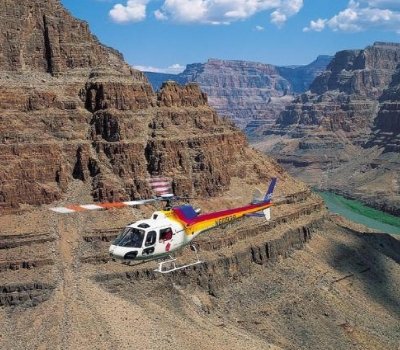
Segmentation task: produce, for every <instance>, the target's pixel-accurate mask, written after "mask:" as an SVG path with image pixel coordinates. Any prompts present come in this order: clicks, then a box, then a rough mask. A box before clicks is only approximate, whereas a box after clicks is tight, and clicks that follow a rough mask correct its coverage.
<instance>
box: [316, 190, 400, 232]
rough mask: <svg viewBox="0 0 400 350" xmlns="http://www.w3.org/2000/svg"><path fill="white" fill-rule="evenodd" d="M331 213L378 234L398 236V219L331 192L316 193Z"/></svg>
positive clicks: (399, 230)
mask: <svg viewBox="0 0 400 350" xmlns="http://www.w3.org/2000/svg"><path fill="white" fill-rule="evenodd" d="M318 194H319V195H320V196H321V197H323V198H324V200H325V203H326V205H327V207H328V209H329V211H331V212H332V213H336V214H340V215H342V216H344V217H345V218H347V219H349V220H351V221H354V222H357V223H359V224H363V225H365V226H367V227H369V228H372V229H374V230H378V231H379V232H386V233H391V234H400V218H399V217H396V216H393V215H390V214H387V213H385V212H382V211H379V210H376V209H372V208H370V207H367V206H365V205H363V204H362V203H361V202H359V201H355V200H350V199H346V198H344V197H342V196H339V195H337V194H334V193H331V192H318Z"/></svg>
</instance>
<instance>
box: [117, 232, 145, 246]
mask: <svg viewBox="0 0 400 350" xmlns="http://www.w3.org/2000/svg"><path fill="white" fill-rule="evenodd" d="M143 238H144V230H139V229H137V228H134V227H126V228H125V229H124V231H122V233H121V234H120V235H119V236H118V237H117V238H116V239H115V241H114V244H115V245H118V246H120V247H131V248H141V247H142V244H143Z"/></svg>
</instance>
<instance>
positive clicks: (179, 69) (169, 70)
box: [133, 63, 186, 74]
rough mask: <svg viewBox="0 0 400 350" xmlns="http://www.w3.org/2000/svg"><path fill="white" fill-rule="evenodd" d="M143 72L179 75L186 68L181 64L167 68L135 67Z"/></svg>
mask: <svg viewBox="0 0 400 350" xmlns="http://www.w3.org/2000/svg"><path fill="white" fill-rule="evenodd" d="M133 68H136V69H138V70H141V71H142V72H154V73H167V74H179V73H181V72H183V71H184V70H185V68H186V67H185V66H182V65H181V64H179V63H175V64H173V65H171V66H169V67H167V68H158V67H153V66H133Z"/></svg>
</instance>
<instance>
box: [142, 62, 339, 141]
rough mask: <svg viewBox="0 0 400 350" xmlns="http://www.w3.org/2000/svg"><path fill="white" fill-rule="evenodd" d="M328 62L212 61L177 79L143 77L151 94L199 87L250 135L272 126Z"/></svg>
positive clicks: (189, 69)
mask: <svg viewBox="0 0 400 350" xmlns="http://www.w3.org/2000/svg"><path fill="white" fill-rule="evenodd" d="M331 59H332V57H330V56H319V57H318V58H317V59H316V60H315V61H314V62H312V63H311V64H309V65H306V66H293V67H277V66H273V65H270V64H264V63H258V62H248V61H240V60H231V61H229V60H219V59H214V58H213V59H209V60H208V61H207V62H206V63H193V64H188V65H187V67H186V69H185V71H184V72H182V73H180V74H176V75H172V74H163V73H152V72H145V74H146V76H147V77H148V79H149V81H150V83H151V84H152V86H153V88H154V90H158V89H159V88H160V87H161V85H162V83H163V82H164V81H166V80H174V81H176V82H177V83H179V84H185V83H187V82H196V83H198V84H199V85H200V87H201V89H202V90H203V91H204V92H206V93H207V95H208V98H209V103H210V105H211V106H212V107H213V108H215V109H216V111H217V112H218V113H219V114H220V115H223V116H227V117H229V118H230V119H232V120H233V121H234V122H235V124H236V125H237V126H239V127H240V128H242V129H246V132H247V133H248V134H249V133H251V132H252V130H254V129H255V128H258V127H260V126H265V127H266V128H268V126H271V125H273V123H274V122H275V120H276V119H277V117H278V115H279V113H280V112H281V111H282V110H283V109H284V108H285V106H286V105H287V104H288V103H289V102H291V101H292V99H293V95H294V94H296V93H301V92H304V91H306V90H307V89H308V88H309V85H310V84H311V82H312V81H313V80H314V78H315V77H316V76H317V75H318V74H319V73H321V72H322V71H324V70H325V68H326V66H327V65H328V64H329V62H330V60H331Z"/></svg>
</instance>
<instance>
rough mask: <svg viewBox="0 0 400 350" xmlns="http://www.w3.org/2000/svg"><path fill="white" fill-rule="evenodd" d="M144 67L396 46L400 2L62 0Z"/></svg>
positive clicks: (281, 59) (280, 59)
mask: <svg viewBox="0 0 400 350" xmlns="http://www.w3.org/2000/svg"><path fill="white" fill-rule="evenodd" d="M61 2H62V3H63V5H64V6H65V7H66V8H67V9H68V10H69V11H70V12H71V13H72V14H73V15H74V16H75V17H77V18H79V19H82V20H85V21H86V22H88V23H89V26H90V28H91V31H92V33H93V34H95V35H96V36H97V37H98V38H99V40H100V41H101V42H102V43H103V44H105V45H107V46H111V47H113V48H115V49H117V50H119V51H120V52H122V54H123V55H124V57H125V60H126V61H127V62H128V63H129V64H131V65H133V66H134V67H136V68H139V69H142V70H150V71H159V72H167V73H178V72H180V71H182V70H183V69H184V67H185V65H186V64H189V63H197V62H206V61H207V59H209V58H218V59H229V60H247V61H255V62H263V63H270V64H275V65H300V64H308V63H310V62H312V61H313V60H314V59H315V58H316V57H317V56H318V55H321V54H323V55H334V54H335V52H337V51H340V50H344V49H362V48H364V47H366V46H368V45H371V44H373V42H375V41H391V42H400V0H78V1H77V0H61Z"/></svg>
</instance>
